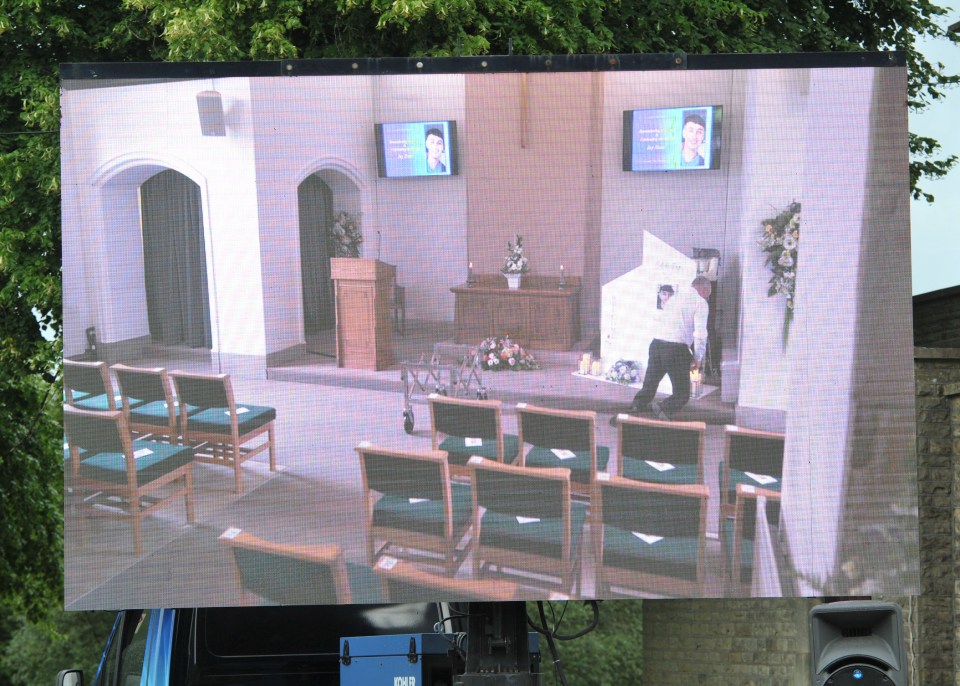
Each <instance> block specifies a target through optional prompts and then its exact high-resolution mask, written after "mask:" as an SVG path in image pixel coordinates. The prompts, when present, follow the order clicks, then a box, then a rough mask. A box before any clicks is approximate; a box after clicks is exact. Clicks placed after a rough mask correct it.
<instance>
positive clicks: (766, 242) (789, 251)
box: [757, 201, 800, 345]
mask: <svg viewBox="0 0 960 686" xmlns="http://www.w3.org/2000/svg"><path fill="white" fill-rule="evenodd" d="M762 226H763V233H762V234H761V235H760V239H759V240H758V241H757V243H758V244H759V246H760V248H761V249H762V250H763V251H764V252H766V253H767V260H766V264H767V266H769V267H770V271H771V272H772V275H771V276H770V288H769V289H768V290H767V295H768V296H769V297H771V298H772V297H774V296H778V295H782V296H784V297H785V298H786V305H787V311H786V315H785V317H784V322H783V342H784V345H786V342H787V337H788V336H789V333H790V322H791V321H792V320H793V306H794V303H793V299H794V292H795V291H796V288H797V250H798V246H799V244H800V203H799V202H797V201H793V202H792V203H790V205H789V206H788V207H787V209H785V210H783V211H782V212H780V213H778V214H777V215H776V216H775V217H772V218H770V219H767V220H765V221H764V222H763V224H762Z"/></svg>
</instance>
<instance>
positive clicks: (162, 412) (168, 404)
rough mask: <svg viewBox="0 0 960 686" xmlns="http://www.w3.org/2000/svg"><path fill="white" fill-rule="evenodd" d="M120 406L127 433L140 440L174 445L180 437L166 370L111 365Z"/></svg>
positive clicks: (177, 412) (177, 414)
mask: <svg viewBox="0 0 960 686" xmlns="http://www.w3.org/2000/svg"><path fill="white" fill-rule="evenodd" d="M111 370H112V371H113V373H114V375H115V376H116V377H117V388H118V390H119V391H120V402H121V406H122V409H123V413H124V414H125V415H126V416H127V422H128V423H129V425H130V430H131V431H132V432H133V433H134V434H139V435H141V436H151V437H156V438H155V440H165V441H167V442H169V443H176V442H178V440H179V437H180V407H179V404H178V403H177V401H176V400H174V397H173V387H172V386H171V384H170V377H169V375H168V374H167V370H165V369H163V368H162V367H155V368H151V369H143V368H138V367H128V366H127V365H124V364H115V365H113V366H112V367H111Z"/></svg>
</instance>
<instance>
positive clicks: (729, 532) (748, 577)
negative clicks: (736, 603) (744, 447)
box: [720, 484, 780, 596]
mask: <svg viewBox="0 0 960 686" xmlns="http://www.w3.org/2000/svg"><path fill="white" fill-rule="evenodd" d="M760 497H764V498H766V499H767V506H766V510H765V512H766V515H767V521H768V523H769V524H770V525H771V526H772V527H773V528H774V529H775V528H776V527H777V526H778V523H779V519H780V492H779V491H771V490H768V489H765V488H760V487H757V486H753V485H750V484H737V486H736V496H735V498H734V508H733V516H732V517H730V518H727V519H724V520H723V521H722V522H721V529H720V535H721V543H722V547H723V562H724V578H725V581H726V583H727V589H726V595H730V596H749V595H750V589H751V586H752V584H753V553H754V540H755V538H756V526H757V498H760Z"/></svg>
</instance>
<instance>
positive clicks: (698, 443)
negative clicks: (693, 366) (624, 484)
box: [617, 414, 707, 484]
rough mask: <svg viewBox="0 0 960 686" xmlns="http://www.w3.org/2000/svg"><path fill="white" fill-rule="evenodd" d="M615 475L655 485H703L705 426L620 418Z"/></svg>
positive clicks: (700, 423)
mask: <svg viewBox="0 0 960 686" xmlns="http://www.w3.org/2000/svg"><path fill="white" fill-rule="evenodd" d="M617 424H618V425H619V436H618V439H617V454H618V457H619V458H620V459H619V463H618V467H617V475H618V476H621V477H623V478H625V479H632V480H633V481H645V482H648V483H658V484H702V483H704V480H703V445H704V437H705V436H706V433H707V425H706V424H705V423H704V422H672V421H661V420H659V419H647V418H646V417H634V416H631V415H625V414H622V415H619V416H618V417H617Z"/></svg>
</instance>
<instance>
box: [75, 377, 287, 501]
mask: <svg viewBox="0 0 960 686" xmlns="http://www.w3.org/2000/svg"><path fill="white" fill-rule="evenodd" d="M111 373H112V376H113V377H115V378H116V381H117V392H114V385H113V381H112V378H111ZM63 376H64V394H65V400H66V404H67V405H69V406H71V407H74V408H77V409H79V410H87V411H91V412H103V411H111V410H120V411H122V412H123V414H124V416H125V417H126V420H127V424H128V428H129V430H130V431H131V433H132V434H133V435H134V436H138V437H150V438H151V439H152V440H155V441H156V440H159V441H165V442H169V443H180V444H190V445H192V446H193V447H194V448H195V453H194V458H195V459H196V460H197V461H199V462H207V463H211V464H217V465H224V466H227V467H229V468H231V469H232V470H233V472H234V482H235V488H236V492H237V493H238V494H239V493H243V472H242V471H241V469H240V467H241V465H242V464H243V462H246V461H247V460H249V459H250V458H252V457H254V456H256V455H258V454H260V453H262V452H264V451H268V452H269V460H270V469H271V471H276V441H275V420H276V416H277V413H276V410H275V409H274V408H272V407H266V406H262V405H251V404H248V403H237V402H236V400H235V398H234V393H233V386H232V383H231V380H230V375H229V374H198V373H192V372H183V371H173V372H167V370H166V369H163V368H141V367H130V366H127V365H123V364H115V365H113V366H112V367H108V366H107V364H106V363H105V362H80V361H74V360H64V375H63ZM261 436H263V437H265V439H264V440H262V442H260V443H256V444H253V445H251V443H253V442H254V441H256V440H257V439H259V438H260V437H261Z"/></svg>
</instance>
